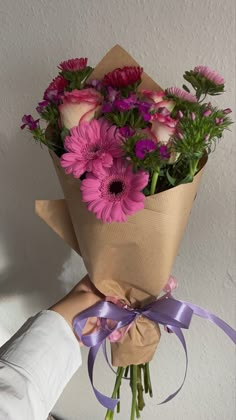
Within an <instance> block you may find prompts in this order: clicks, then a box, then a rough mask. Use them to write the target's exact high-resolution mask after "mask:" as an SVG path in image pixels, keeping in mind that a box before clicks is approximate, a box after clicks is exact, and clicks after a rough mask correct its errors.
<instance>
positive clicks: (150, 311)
mask: <svg viewBox="0 0 236 420" xmlns="http://www.w3.org/2000/svg"><path fill="white" fill-rule="evenodd" d="M175 287H176V286H175ZM175 287H171V286H170V288H169V289H168V288H167V289H166V288H165V289H164V290H165V291H167V290H168V292H167V293H166V294H165V295H164V296H162V297H160V298H159V299H157V300H156V301H154V302H152V303H150V304H148V305H146V306H145V307H143V308H130V307H127V306H124V307H121V306H120V305H119V306H118V305H116V304H115V303H114V302H109V301H106V300H104V301H101V302H98V303H96V304H95V305H93V306H91V307H90V308H88V309H86V310H84V311H83V312H81V313H80V314H79V315H77V316H76V317H75V318H74V321H73V328H74V331H75V333H76V334H77V336H78V337H79V338H80V340H81V341H82V342H83V344H84V345H85V346H87V347H90V351H89V355H88V373H89V378H90V381H91V384H92V387H93V390H94V393H95V395H96V398H97V399H98V401H99V402H100V403H101V404H102V405H103V406H104V407H106V408H108V409H110V410H114V408H115V406H116V404H117V403H118V401H119V400H118V399H112V398H110V397H107V396H106V395H104V394H102V393H101V392H99V391H98V390H97V389H96V388H95V386H94V384H93V369H94V363H95V360H96V356H97V353H98V351H99V349H100V347H101V346H102V348H103V353H104V356H105V359H106V361H107V363H108V364H109V366H110V363H109V361H108V357H107V353H106V338H108V337H109V336H110V335H112V334H113V333H114V332H115V331H117V330H120V329H121V328H123V327H126V326H129V325H131V324H132V323H133V322H134V321H135V320H136V319H137V318H138V317H140V316H143V317H146V318H148V319H149V320H150V321H152V322H155V323H156V324H162V325H163V326H164V327H165V329H166V330H167V331H168V332H172V333H174V334H175V335H176V336H177V337H178V339H179V340H180V342H181V344H182V346H183V349H184V352H185V358H186V367H185V373H184V378H183V381H182V384H181V385H180V387H179V388H178V389H177V391H175V392H174V393H173V394H171V395H169V396H168V397H167V398H166V399H165V400H164V401H163V402H162V403H161V404H164V403H166V402H167V401H170V400H171V399H172V398H174V397H175V396H176V395H177V394H178V393H179V391H180V390H181V388H182V387H183V385H184V382H185V378H186V375H187V368H188V353H187V347H186V342H185V339H184V335H183V333H182V328H184V329H188V328H189V326H190V323H191V319H192V316H193V315H197V316H199V317H201V318H203V319H207V320H209V321H211V322H212V323H213V324H215V325H217V326H218V327H219V328H220V329H221V330H222V331H223V332H224V333H225V334H226V335H227V336H228V337H229V338H230V339H231V340H232V341H233V342H234V343H235V344H236V331H235V330H234V329H233V328H231V327H230V326H229V325H228V324H226V322H224V321H223V320H222V319H220V318H218V317H217V316H216V315H214V314H212V313H210V312H209V311H207V310H205V309H203V308H200V307H199V306H197V305H194V304H192V303H189V302H184V301H181V300H177V299H175V298H174V297H173V296H172V295H171V289H173V288H175ZM91 317H96V318H98V319H99V320H100V323H99V325H100V326H99V329H98V331H97V332H95V333H92V334H89V335H85V334H83V329H84V327H85V324H86V322H87V320H88V319H89V318H91ZM110 320H112V321H115V325H114V326H112V327H111V324H110V323H109V322H108V321H110Z"/></svg>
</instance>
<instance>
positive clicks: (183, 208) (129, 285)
mask: <svg viewBox="0 0 236 420" xmlns="http://www.w3.org/2000/svg"><path fill="white" fill-rule="evenodd" d="M124 65H137V63H136V62H135V61H134V60H133V59H132V57H130V56H129V55H128V54H127V53H126V52H125V51H124V50H123V49H122V48H121V47H119V46H116V47H114V48H113V49H112V50H111V51H110V52H109V53H108V54H107V55H106V56H105V57H104V59H103V60H102V61H101V62H100V63H99V64H98V66H97V67H96V68H95V70H94V72H93V74H92V76H91V77H92V78H99V79H100V78H101V77H102V76H103V75H104V74H105V73H107V72H108V71H111V70H113V69H114V68H116V67H122V66H124ZM142 88H146V89H155V90H159V89H160V88H159V86H158V85H156V83H155V82H153V81H152V80H151V79H150V78H149V76H147V75H144V80H143V83H142ZM50 154H51V157H52V160H53V163H54V166H55V169H56V172H57V175H58V178H59V181H60V184H61V187H62V190H63V192H64V196H65V202H63V201H62V200H56V201H55V202H51V204H49V203H50V202H38V203H37V205H36V212H37V214H38V215H39V216H40V217H41V218H42V219H44V220H45V221H46V222H47V223H48V224H49V226H50V227H51V228H52V229H53V230H54V231H56V232H57V233H58V234H59V236H61V237H63V239H64V240H65V241H66V242H67V243H68V244H69V245H70V246H71V247H72V248H74V249H76V251H77V252H78V253H81V256H82V258H83V260H84V264H85V266H86V269H87V271H88V274H89V276H90V278H91V281H92V282H93V283H94V284H95V286H96V287H97V288H98V289H99V290H100V291H101V292H102V293H104V294H105V295H108V296H115V297H118V298H120V299H125V300H126V301H128V302H129V303H130V304H131V305H133V306H140V305H143V304H144V303H145V302H148V301H150V300H154V299H155V298H156V297H157V296H158V295H159V294H160V292H161V290H162V289H163V287H164V286H165V284H166V283H167V281H168V278H169V276H170V274H171V270H172V267H173V264H174V261H175V258H176V255H177V252H178V248H179V245H180V241H181V238H182V236H183V233H184V230H185V227H186V224H187V221H188V218H189V214H190V212H191V208H192V204H193V201H194V198H195V196H196V193H197V189H198V185H199V182H200V179H201V176H202V172H203V169H202V170H201V171H200V172H199V173H198V174H197V175H196V176H195V177H194V181H193V182H192V183H189V184H183V185H180V186H178V187H175V188H171V189H170V190H167V191H164V192H161V193H159V194H156V195H154V196H150V197H146V199H145V208H144V210H142V211H140V212H137V213H136V214H134V215H133V216H130V217H128V220H127V222H125V223H110V224H108V223H103V222H102V221H101V220H98V219H96V217H95V215H94V214H93V213H91V212H89V211H88V210H87V207H86V205H85V204H84V203H83V202H82V200H81V192H80V180H76V179H75V178H73V176H72V175H66V174H65V172H64V170H63V169H62V168H61V167H60V162H59V158H58V157H57V156H56V155H55V153H53V152H50ZM43 203H44V204H43ZM47 208H48V211H47ZM67 208H68V211H69V213H68V211H67ZM56 214H57V216H56ZM70 219H71V220H70ZM71 223H72V224H71ZM72 225H73V228H72ZM75 238H76V240H77V243H76V240H75ZM78 246H79V247H78ZM79 250H80V251H79ZM159 339H160V330H159V327H158V326H156V325H155V324H154V323H153V322H150V321H148V320H147V319H145V318H142V317H140V318H139V319H138V320H137V321H136V322H135V323H134V325H133V326H132V327H131V328H130V329H129V331H128V333H127V334H126V335H125V337H124V338H123V340H122V342H119V343H113V344H112V345H111V347H112V364H113V365H114V366H127V365H130V364H140V363H146V362H149V361H150V360H151V359H152V357H153V355H154V353H155V350H156V347H157V344H158V342H159Z"/></svg>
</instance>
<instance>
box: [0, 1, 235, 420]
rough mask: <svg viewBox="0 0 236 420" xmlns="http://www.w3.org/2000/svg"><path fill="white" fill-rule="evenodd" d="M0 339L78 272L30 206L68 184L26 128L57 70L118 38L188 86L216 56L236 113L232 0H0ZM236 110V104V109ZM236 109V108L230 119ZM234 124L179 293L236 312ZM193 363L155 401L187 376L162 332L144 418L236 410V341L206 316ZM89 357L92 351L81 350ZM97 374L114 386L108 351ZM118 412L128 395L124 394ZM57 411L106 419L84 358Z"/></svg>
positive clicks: (192, 231)
mask: <svg viewBox="0 0 236 420" xmlns="http://www.w3.org/2000/svg"><path fill="white" fill-rule="evenodd" d="M0 19H1V25H0V48H1V51H0V59H1V67H0V69H1V70H0V71H1V75H0V86H1V95H0V110H1V111H0V119H1V121H0V179H1V183H0V188H1V190H0V194H1V195H0V196H1V205H0V224H1V228H0V290H1V298H0V325H1V330H0V341H1V342H3V341H4V340H5V339H6V338H7V337H8V336H9V335H10V334H12V333H13V332H14V331H15V330H16V329H17V328H18V327H19V326H20V325H21V323H22V322H23V321H24V320H25V319H26V318H27V317H28V316H29V315H30V314H32V313H34V312H36V311H38V310H40V309H41V308H45V307H47V306H48V305H49V304H51V303H52V302H54V301H55V300H56V299H57V298H58V297H59V296H61V295H62V294H63V293H64V292H65V290H67V289H68V288H69V287H70V285H72V284H73V283H74V282H75V281H76V280H78V279H79V278H80V277H81V276H82V272H83V267H82V265H81V261H80V259H79V257H77V256H75V255H72V254H71V252H70V250H69V248H68V247H67V246H66V245H64V244H63V243H62V242H61V241H60V240H59V239H58V238H57V237H56V236H55V234H54V233H53V232H51V231H50V230H49V229H48V228H47V226H45V225H44V224H43V223H42V222H41V221H40V220H39V219H37V217H36V216H35V215H34V199H35V198H57V197H60V196H61V192H60V188H59V186H58V182H57V179H56V176H55V174H54V172H53V168H52V166H51V163H50V159H49V157H48V154H47V152H46V150H41V149H40V147H39V146H36V145H35V144H34V143H33V141H32V140H31V139H30V137H29V136H28V134H26V133H25V132H21V131H20V129H19V125H20V119H21V116H22V114H24V113H31V112H32V110H33V108H34V106H35V105H36V103H37V101H38V100H39V99H40V98H41V96H42V93H43V91H44V89H45V87H46V85H47V84H48V83H49V81H50V79H51V78H52V77H53V76H54V74H55V73H56V71H57V68H56V66H57V64H58V63H59V62H60V61H61V60H63V59H67V58H70V57H76V56H88V57H89V58H90V63H91V64H92V65H95V64H96V63H97V62H98V60H99V59H100V58H101V57H102V56H103V55H104V54H105V53H106V51H107V50H108V49H109V48H110V47H112V46H113V45H114V44H116V43H120V44H121V45H122V46H123V47H124V48H126V49H127V50H128V51H129V52H130V53H131V54H132V55H133V56H134V57H135V58H136V59H137V60H138V61H139V62H140V63H141V64H142V65H143V66H145V70H146V71H147V72H148V73H149V74H150V75H151V76H152V77H153V78H154V79H156V80H157V81H158V83H160V84H161V85H162V86H163V87H166V86H168V85H171V84H176V85H178V84H180V83H181V82H182V80H181V75H182V73H183V72H184V70H185V69H191V68H192V67H193V66H194V65H197V64H208V65H209V66H211V67H212V68H215V69H217V70H218V71H219V72H220V73H221V74H222V75H223V76H224V77H225V80H226V90H227V93H226V94H225V96H224V97H222V98H220V104H221V105H222V106H224V107H228V106H229V107H231V108H233V110H234V112H235V76H236V75H235V2H234V0H224V1H223V0H198V1H196V0H165V1H163V0H146V1H145V0H119V1H118V0H7V1H6V0H0ZM234 116H235V114H234ZM234 119H235V118H234ZM234 159H235V127H233V128H232V131H231V132H228V133H227V134H226V135H225V138H224V140H222V142H221V143H220V145H219V146H218V147H217V150H216V151H215V153H214V154H213V155H212V156H210V159H209V163H208V165H207V169H206V173H205V175H204V180H203V183H202V187H201V191H200V192H199V194H198V197H197V200H196V202H195V204H194V209H193V211H192V215H191V220H190V223H189V225H188V228H187V231H186V234H185V237H184V240H183V243H182V246H181V249H180V252H179V256H178V258H177V261H176V264H175V267H174V273H173V274H175V275H176V277H177V278H178V281H179V284H180V287H179V290H178V293H177V295H178V297H181V298H182V299H188V300H190V301H193V302H195V303H197V304H199V305H202V306H204V307H207V308H208V309H209V310H211V311H213V312H215V313H217V314H218V315H219V316H221V317H223V318H224V319H225V320H226V321H227V322H229V323H230V324H234V321H235V311H234V305H235V285H236V280H235V263H234V258H235V218H234V203H235V201H234V193H235V189H236V182H235V169H236V168H235V160H234ZM186 338H187V342H188V349H189V358H190V363H189V372H188V377H187V380H186V385H185V387H184V389H183V390H182V392H181V394H180V395H179V396H178V397H177V398H176V399H175V400H174V401H173V402H170V403H169V404H167V405H163V406H158V405H157V402H158V401H160V400H161V399H163V398H164V397H165V396H166V395H167V394H168V393H170V392H172V391H173V390H174V389H175V387H176V386H177V385H178V384H179V383H180V378H181V375H182V371H183V366H184V358H183V355H182V352H181V350H180V348H179V345H178V344H177V342H176V340H175V338H174V337H172V336H167V335H163V338H162V342H161V344H160V347H159V350H158V352H157V355H156V357H155V360H154V362H153V371H154V372H153V382H154V398H153V401H151V402H148V406H147V408H146V410H145V412H144V414H143V416H142V418H143V419H144V420H145V419H146V420H147V419H148V420H152V419H153V420H154V419H157V418H158V419H161V420H162V419H165V420H173V419H175V420H183V419H191V420H213V419H216V420H233V419H234V414H235V398H234V397H235V392H234V373H235V352H234V349H233V345H232V344H231V342H230V341H229V340H228V339H227V338H226V337H225V336H224V335H223V334H222V333H221V332H220V331H218V330H217V329H216V327H214V326H213V325H211V324H209V323H207V322H203V321H201V320H199V319H196V320H194V321H193V323H192V326H191V330H190V331H188V332H187V333H186ZM83 354H84V360H85V355H86V350H84V351H83ZM95 377H96V383H97V385H99V386H100V388H101V389H103V390H104V391H109V389H110V388H111V386H112V383H113V380H114V378H113V376H112V374H111V373H110V372H108V368H107V367H106V366H105V364H104V363H103V362H102V361H101V365H100V366H98V367H97V370H96V376H95ZM124 397H125V398H124V399H125V401H124V402H123V404H122V405H123V406H122V415H121V416H120V418H123V419H125V420H126V419H127V420H128V419H129V415H128V414H127V413H128V411H126V408H127V407H128V406H129V404H130V400H129V399H128V398H127V397H126V393H125V392H124ZM55 412H56V413H57V414H58V415H60V416H61V417H62V418H66V419H67V420H78V419H82V420H90V419H96V420H97V419H98V420H100V419H102V418H103V413H104V410H103V409H102V408H101V407H100V406H99V405H98V404H97V403H96V401H95V398H94V396H93V395H92V392H91V388H90V385H89V381H88V377H87V372H86V362H85V363H84V366H83V368H81V369H80V370H79V372H78V374H76V375H75V377H74V378H73V379H72V381H71V382H70V384H69V385H68V387H67V389H66V390H65V392H64V394H63V396H62V397H61V399H60V401H59V402H58V404H57V406H56V409H55Z"/></svg>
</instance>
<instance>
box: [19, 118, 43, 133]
mask: <svg viewBox="0 0 236 420" xmlns="http://www.w3.org/2000/svg"><path fill="white" fill-rule="evenodd" d="M22 122H23V124H22V125H21V127H20V128H21V130H23V129H24V128H25V127H27V128H28V129H29V130H30V131H34V130H36V128H38V126H39V119H38V120H34V118H33V117H32V115H24V116H23V118H22Z"/></svg>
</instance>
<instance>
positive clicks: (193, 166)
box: [189, 159, 199, 178]
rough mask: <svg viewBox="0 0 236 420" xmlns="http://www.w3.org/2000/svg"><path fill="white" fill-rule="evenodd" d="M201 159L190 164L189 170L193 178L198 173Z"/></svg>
mask: <svg viewBox="0 0 236 420" xmlns="http://www.w3.org/2000/svg"><path fill="white" fill-rule="evenodd" d="M198 162H199V159H194V160H190V162H189V170H190V173H189V174H190V177H191V178H193V177H194V175H195V174H196V172H197V167H198Z"/></svg>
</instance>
